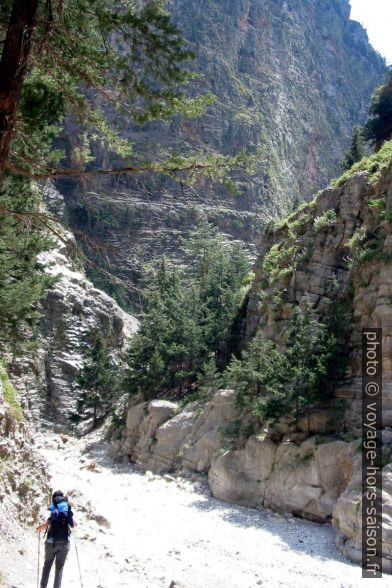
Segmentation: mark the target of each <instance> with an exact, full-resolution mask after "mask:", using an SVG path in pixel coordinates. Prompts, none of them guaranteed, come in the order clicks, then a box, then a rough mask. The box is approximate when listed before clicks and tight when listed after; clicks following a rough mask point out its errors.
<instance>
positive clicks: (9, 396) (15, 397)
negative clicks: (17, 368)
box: [0, 363, 24, 421]
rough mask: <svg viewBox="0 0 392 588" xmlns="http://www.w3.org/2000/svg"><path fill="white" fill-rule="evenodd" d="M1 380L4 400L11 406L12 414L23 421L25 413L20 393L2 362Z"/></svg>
mask: <svg viewBox="0 0 392 588" xmlns="http://www.w3.org/2000/svg"><path fill="white" fill-rule="evenodd" d="M0 380H1V384H2V387H3V394H4V400H5V402H7V403H8V404H9V405H10V407H11V416H12V417H13V418H14V419H15V420H17V421H23V420H24V415H23V410H22V407H21V404H20V400H19V394H18V392H17V391H16V390H15V388H14V387H13V385H12V384H11V382H10V381H9V379H8V374H7V372H6V370H5V369H4V367H3V366H2V365H1V363H0Z"/></svg>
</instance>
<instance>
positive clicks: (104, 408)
mask: <svg viewBox="0 0 392 588" xmlns="http://www.w3.org/2000/svg"><path fill="white" fill-rule="evenodd" d="M78 384H79V386H80V388H81V393H80V395H79V398H78V404H77V413H76V414H74V415H72V417H71V420H72V421H73V422H74V423H78V422H79V421H80V420H82V418H84V419H85V418H87V417H89V416H91V417H92V419H93V426H94V427H95V426H96V425H97V424H98V423H99V422H100V421H101V420H102V419H103V418H104V417H105V416H107V415H108V413H109V411H110V409H111V408H112V405H113V404H114V402H115V401H116V400H117V397H118V394H119V392H120V389H121V377H120V370H119V368H118V366H117V365H116V364H115V363H114V361H113V358H112V356H111V353H110V345H109V342H108V341H107V340H106V339H105V338H104V337H103V336H102V335H101V334H100V333H99V332H97V333H95V334H94V341H93V344H92V345H91V347H90V349H89V350H88V352H87V354H86V358H85V362H84V365H83V369H82V371H81V373H80V375H79V378H78Z"/></svg>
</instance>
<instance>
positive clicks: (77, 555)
mask: <svg viewBox="0 0 392 588" xmlns="http://www.w3.org/2000/svg"><path fill="white" fill-rule="evenodd" d="M74 541H75V551H76V559H77V560H78V568H79V578H80V586H81V588H83V580H82V572H81V569H80V561H79V553H78V546H77V541H76V535H75V533H74Z"/></svg>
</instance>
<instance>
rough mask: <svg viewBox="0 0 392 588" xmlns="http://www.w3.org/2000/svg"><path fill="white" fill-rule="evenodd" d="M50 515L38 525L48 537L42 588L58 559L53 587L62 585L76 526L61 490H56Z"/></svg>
mask: <svg viewBox="0 0 392 588" xmlns="http://www.w3.org/2000/svg"><path fill="white" fill-rule="evenodd" d="M49 510H50V517H49V518H48V520H47V521H46V522H45V523H43V524H42V525H40V526H39V527H37V531H38V532H39V533H40V532H41V531H44V530H46V532H47V538H46V542H45V562H44V567H43V569H42V577H41V588H46V587H47V585H48V581H49V574H50V570H51V567H52V564H53V562H54V561H55V560H56V572H55V577H54V584H53V588H60V587H61V578H62V575H63V568H64V564H65V560H66V558H67V555H68V552H69V548H70V544H69V536H70V527H75V526H76V525H75V523H74V520H73V512H72V510H71V506H70V505H69V503H68V499H67V498H66V497H65V496H64V494H63V493H62V492H61V490H57V492H54V494H53V496H52V504H51V505H50V507H49Z"/></svg>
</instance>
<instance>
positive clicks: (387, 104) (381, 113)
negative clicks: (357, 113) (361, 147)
mask: <svg viewBox="0 0 392 588" xmlns="http://www.w3.org/2000/svg"><path fill="white" fill-rule="evenodd" d="M369 114H370V116H369V119H368V121H367V123H366V125H365V129H364V136H365V139H366V140H367V141H371V142H372V143H373V145H374V146H375V148H376V150H379V148H380V147H381V145H382V144H383V143H384V142H385V141H389V140H390V139H391V138H392V72H389V77H388V80H387V82H386V84H385V85H384V86H380V87H379V88H378V89H377V91H376V93H375V95H374V97H373V100H372V104H371V106H370V112H369Z"/></svg>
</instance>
